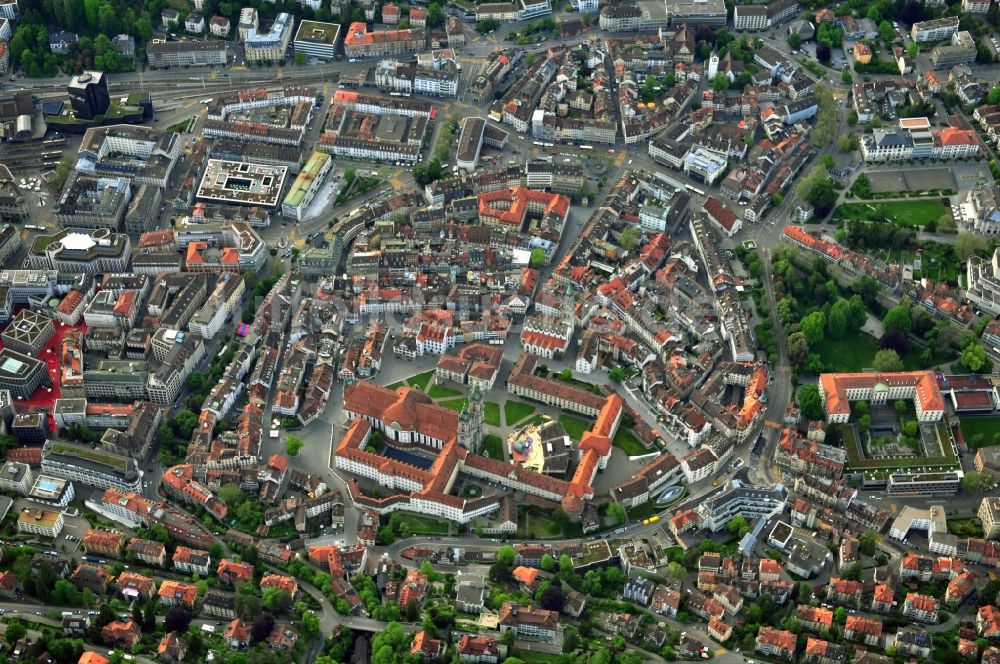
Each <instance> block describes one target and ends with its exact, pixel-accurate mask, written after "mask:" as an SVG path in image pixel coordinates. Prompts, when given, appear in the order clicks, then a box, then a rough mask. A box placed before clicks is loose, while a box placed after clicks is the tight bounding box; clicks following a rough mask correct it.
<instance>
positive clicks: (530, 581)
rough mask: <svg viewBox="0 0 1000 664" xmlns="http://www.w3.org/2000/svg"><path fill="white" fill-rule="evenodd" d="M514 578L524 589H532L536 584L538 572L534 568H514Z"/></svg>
mask: <svg viewBox="0 0 1000 664" xmlns="http://www.w3.org/2000/svg"><path fill="white" fill-rule="evenodd" d="M513 574H514V578H515V579H517V582H518V583H520V584H521V585H522V586H525V587H526V588H532V587H533V586H534V585H535V584H536V583H537V582H538V570H537V569H535V568H534V567H524V566H521V567H515V568H514V572H513Z"/></svg>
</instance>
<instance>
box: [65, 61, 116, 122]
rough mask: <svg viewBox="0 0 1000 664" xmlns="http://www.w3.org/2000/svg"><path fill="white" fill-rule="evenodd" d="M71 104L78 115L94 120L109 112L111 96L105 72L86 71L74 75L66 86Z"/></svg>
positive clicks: (84, 118)
mask: <svg viewBox="0 0 1000 664" xmlns="http://www.w3.org/2000/svg"><path fill="white" fill-rule="evenodd" d="M66 91H67V92H68V93H69V101H70V104H72V105H73V112H74V113H75V114H76V117H77V118H79V119H82V120H93V119H94V118H96V117H97V116H99V115H104V114H105V113H107V112H108V107H109V106H110V105H111V96H110V95H109V93H108V79H107V78H106V77H105V76H104V73H103V72H99V71H85V72H83V73H81V74H79V75H77V76H74V77H73V78H72V79H71V80H70V82H69V85H68V86H66Z"/></svg>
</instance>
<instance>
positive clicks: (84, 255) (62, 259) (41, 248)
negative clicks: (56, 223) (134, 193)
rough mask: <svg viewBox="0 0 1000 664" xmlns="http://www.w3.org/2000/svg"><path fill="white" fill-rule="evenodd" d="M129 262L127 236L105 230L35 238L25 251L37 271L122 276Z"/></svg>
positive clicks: (130, 250)
mask: <svg viewBox="0 0 1000 664" xmlns="http://www.w3.org/2000/svg"><path fill="white" fill-rule="evenodd" d="M131 258H132V243H131V242H130V241H129V238H128V235H125V234H123V233H112V232H111V230H110V229H107V228H96V229H93V230H91V231H89V232H79V231H72V230H70V229H63V230H61V231H59V232H58V233H55V234H53V235H38V236H35V239H34V241H33V242H32V243H31V247H29V249H28V262H29V265H30V266H31V267H32V268H34V269H38V270H48V269H51V270H59V271H60V272H80V273H84V274H108V273H115V272H124V271H125V270H126V269H128V266H129V263H130V262H131Z"/></svg>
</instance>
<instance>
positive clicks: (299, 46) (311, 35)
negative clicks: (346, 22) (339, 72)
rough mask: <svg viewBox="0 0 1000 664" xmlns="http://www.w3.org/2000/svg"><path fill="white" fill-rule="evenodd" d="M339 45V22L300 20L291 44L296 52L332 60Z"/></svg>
mask: <svg viewBox="0 0 1000 664" xmlns="http://www.w3.org/2000/svg"><path fill="white" fill-rule="evenodd" d="M339 45H340V24H339V23H321V22H319V21H302V22H301V23H299V29H298V31H296V33H295V39H294V40H293V41H292V46H293V48H294V49H295V52H296V53H302V54H303V55H306V56H308V57H312V58H320V59H321V60H332V59H333V58H334V57H336V55H337V47H338V46H339Z"/></svg>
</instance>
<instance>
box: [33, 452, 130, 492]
mask: <svg viewBox="0 0 1000 664" xmlns="http://www.w3.org/2000/svg"><path fill="white" fill-rule="evenodd" d="M42 472H43V473H45V474H47V475H54V476H56V477H59V478H62V479H64V480H69V481H71V482H79V483H81V484H85V485H87V486H92V487H96V488H98V489H108V488H112V487H113V488H116V489H118V490H120V491H134V492H138V491H141V489H142V473H141V472H140V471H139V466H138V463H137V462H136V461H135V459H132V458H129V457H127V456H122V455H120V454H115V453H113V452H107V451H105V450H99V451H98V450H93V449H91V448H90V447H89V446H87V445H76V444H74V443H67V442H62V441H51V440H50V441H48V442H46V443H45V445H44V446H43V447H42Z"/></svg>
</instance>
